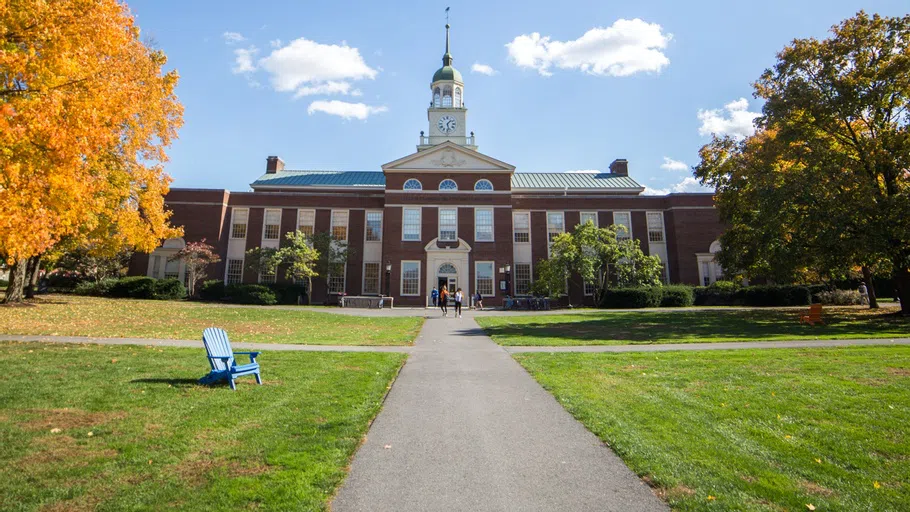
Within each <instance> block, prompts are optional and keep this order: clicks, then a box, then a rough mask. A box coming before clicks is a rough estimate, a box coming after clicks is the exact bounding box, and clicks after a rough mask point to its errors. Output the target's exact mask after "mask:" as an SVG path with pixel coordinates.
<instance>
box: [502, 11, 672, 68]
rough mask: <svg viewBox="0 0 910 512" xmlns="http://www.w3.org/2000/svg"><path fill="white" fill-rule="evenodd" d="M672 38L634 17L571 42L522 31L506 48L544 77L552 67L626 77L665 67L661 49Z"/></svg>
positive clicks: (513, 55) (659, 27)
mask: <svg viewBox="0 0 910 512" xmlns="http://www.w3.org/2000/svg"><path fill="white" fill-rule="evenodd" d="M672 38H673V35H672V34H667V33H664V31H663V28H662V27H661V26H660V25H658V24H657V23H647V22H645V21H643V20H641V19H638V18H635V19H634V20H626V19H619V20H616V21H615V22H614V23H613V25H611V26H609V27H607V28H603V27H597V28H592V29H591V30H589V31H587V32H585V34H584V35H583V36H581V37H580V38H578V39H575V40H574V41H553V40H551V39H550V36H541V35H540V34H539V33H538V32H534V33H532V34H523V35H520V36H518V37H516V38H515V39H513V40H512V42H511V43H509V44H507V45H506V48H508V50H509V57H511V59H512V61H513V62H514V63H515V64H516V65H518V66H519V67H523V68H531V69H536V70H537V72H538V73H540V74H541V75H543V76H550V75H552V74H553V73H552V72H551V71H550V68H551V66H556V67H558V68H561V69H578V70H580V71H583V72H585V73H589V74H592V75H610V76H629V75H634V74H635V73H640V72H660V71H661V70H662V69H663V68H665V67H667V66H668V65H669V64H670V59H668V58H667V56H666V55H664V53H663V51H662V50H664V49H665V48H666V47H667V44H668V43H669V42H670V39H672Z"/></svg>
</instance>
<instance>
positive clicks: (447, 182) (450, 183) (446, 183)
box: [439, 180, 458, 190]
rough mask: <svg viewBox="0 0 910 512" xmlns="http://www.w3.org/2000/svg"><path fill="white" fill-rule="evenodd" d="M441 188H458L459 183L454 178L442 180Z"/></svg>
mask: <svg viewBox="0 0 910 512" xmlns="http://www.w3.org/2000/svg"><path fill="white" fill-rule="evenodd" d="M439 190H458V184H457V183H455V182H454V181H453V180H442V183H440V184H439Z"/></svg>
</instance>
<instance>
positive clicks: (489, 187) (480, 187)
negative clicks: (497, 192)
mask: <svg viewBox="0 0 910 512" xmlns="http://www.w3.org/2000/svg"><path fill="white" fill-rule="evenodd" d="M474 190H476V191H478V192H492V191H493V184H492V183H490V180H477V183H475V184H474Z"/></svg>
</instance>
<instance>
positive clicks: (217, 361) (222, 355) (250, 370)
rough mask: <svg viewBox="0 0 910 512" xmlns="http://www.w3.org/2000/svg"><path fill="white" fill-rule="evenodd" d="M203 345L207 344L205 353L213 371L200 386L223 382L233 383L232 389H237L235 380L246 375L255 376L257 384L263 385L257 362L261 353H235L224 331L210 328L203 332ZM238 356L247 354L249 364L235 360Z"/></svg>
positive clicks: (202, 379) (203, 379) (204, 378)
mask: <svg viewBox="0 0 910 512" xmlns="http://www.w3.org/2000/svg"><path fill="white" fill-rule="evenodd" d="M202 343H204V344H205V351H206V352H207V353H208V355H209V364H211V365H212V371H211V372H209V374H208V375H206V376H205V377H203V378H201V379H199V383H200V384H214V383H216V382H220V381H222V380H227V381H228V382H230V383H231V389H237V387H236V386H235V385H234V379H236V378H237V377H242V376H244V375H251V374H252V375H255V376H256V383H257V384H259V385H262V378H261V377H260V376H259V363H257V362H256V356H258V355H259V352H234V351H233V350H231V342H230V341H229V340H228V335H227V333H226V332H224V329H219V328H217V327H209V328H208V329H206V330H204V331H202ZM237 354H246V355H248V356H250V363H249V364H240V365H238V364H237V362H236V361H235V360H234V356H235V355H237Z"/></svg>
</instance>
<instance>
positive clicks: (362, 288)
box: [360, 261, 382, 295]
mask: <svg viewBox="0 0 910 512" xmlns="http://www.w3.org/2000/svg"><path fill="white" fill-rule="evenodd" d="M367 265H376V291H375V292H368V291H367ZM360 291H361V293H363V294H364V295H379V294H380V292H381V291H382V262H379V261H364V262H363V273H362V274H361V282H360Z"/></svg>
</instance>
